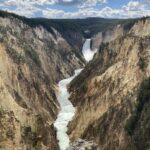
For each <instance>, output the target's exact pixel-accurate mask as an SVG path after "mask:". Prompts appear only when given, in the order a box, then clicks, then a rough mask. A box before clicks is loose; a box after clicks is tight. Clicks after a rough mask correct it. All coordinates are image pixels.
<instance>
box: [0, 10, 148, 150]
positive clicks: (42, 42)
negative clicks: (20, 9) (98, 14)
mask: <svg viewBox="0 0 150 150" xmlns="http://www.w3.org/2000/svg"><path fill="white" fill-rule="evenodd" d="M91 23H93V24H92V25H91ZM94 25H96V27H95V26H94ZM85 31H88V32H85ZM149 43H150V19H149V17H144V18H139V19H123V20H122V19H118V20H116V19H114V20H113V19H103V18H87V19H70V20H69V19H66V20H65V19H64V20H63V19H62V20H61V19H60V20H59V19H58V20H57V19H56V20H55V19H44V18H25V17H21V16H18V15H15V14H12V13H7V12H3V11H0V150H60V149H61V150H65V149H67V150H80V149H85V150H86V149H92V150H149V149H150V122H149V121H150V115H149V114H150V112H149V110H150V109H149V108H150V107H149V106H150V95H149V93H150V92H149V89H150V79H149V76H150V45H149ZM82 47H83V49H82ZM80 68H83V69H80ZM75 70H76V73H75V75H74V71H75ZM68 114H69V115H68ZM68 146H69V147H68Z"/></svg>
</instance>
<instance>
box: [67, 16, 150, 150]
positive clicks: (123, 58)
mask: <svg viewBox="0 0 150 150" xmlns="http://www.w3.org/2000/svg"><path fill="white" fill-rule="evenodd" d="M149 28H150V19H149V18H147V19H141V20H139V21H138V22H137V23H135V24H134V25H133V26H132V27H131V29H130V30H129V31H128V32H126V34H124V35H123V36H118V37H116V38H115V39H113V40H111V41H110V42H109V41H108V42H107V43H102V44H100V47H99V48H98V52H97V54H96V55H95V57H94V59H93V60H92V61H91V62H89V63H88V64H87V65H86V67H85V69H84V70H83V71H82V72H81V73H80V74H79V75H78V76H77V77H76V78H75V79H74V80H73V81H72V82H71V84H70V86H69V91H70V93H71V96H70V100H71V101H72V103H73V104H74V106H75V107H76V108H77V111H76V115H75V117H74V119H73V121H72V122H71V123H70V125H69V131H68V134H69V135H70V138H71V140H72V141H75V140H77V139H78V138H82V139H87V140H93V141H95V142H96V143H98V145H99V148H100V149H101V150H110V149H111V150H127V149H128V150H141V149H142V150H148V149H150V140H149V139H150V134H149V131H150V128H149V127H150V122H149V120H150V117H149V104H150V99H149V97H150V96H149V87H150V82H149V76H150V45H149V43H150V30H148V29H149ZM121 34H122V33H121ZM111 37H112V36H111ZM111 37H110V39H111ZM97 40H98V45H99V43H101V40H102V39H101V37H100V39H98V38H97Z"/></svg>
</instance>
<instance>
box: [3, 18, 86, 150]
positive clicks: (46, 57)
mask: <svg viewBox="0 0 150 150" xmlns="http://www.w3.org/2000/svg"><path fill="white" fill-rule="evenodd" d="M52 30H53V33H51V32H49V31H48V30H47V29H45V28H44V27H43V26H41V25H39V26H36V27H31V26H29V25H28V24H26V23H25V22H23V21H22V20H20V19H18V18H15V17H13V16H9V17H3V16H2V17H0V149H3V150H10V149H13V150H19V149H20V150H34V149H35V150H37V149H47V150H48V149H49V150H57V149H59V148H58V143H57V140H56V133H55V129H54V126H53V122H54V120H55V119H56V117H57V114H58V111H59V104H58V101H57V98H56V94H57V86H56V85H57V83H58V81H60V80H61V79H63V78H66V77H68V76H70V75H72V74H73V71H74V69H75V68H80V67H81V66H83V64H84V59H83V58H82V56H81V54H80V53H79V50H78V51H76V50H77V49H79V47H80V45H81V43H82V40H83V41H84V38H83V37H82V36H80V38H79V39H80V43H78V44H79V47H78V46H76V50H75V48H74V47H73V46H72V45H71V44H70V43H68V41H67V39H65V38H64V37H63V36H62V35H61V33H59V32H58V31H57V30H56V29H55V28H52ZM70 34H71V33H70ZM72 34H73V35H72V36H74V33H72ZM77 34H78V33H77ZM81 39H82V40H81ZM73 44H74V43H73Z"/></svg>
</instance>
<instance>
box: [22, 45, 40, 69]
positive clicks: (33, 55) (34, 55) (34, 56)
mask: <svg viewBox="0 0 150 150" xmlns="http://www.w3.org/2000/svg"><path fill="white" fill-rule="evenodd" d="M25 54H26V56H28V57H29V58H30V59H31V60H33V62H34V63H35V64H36V65H37V66H38V67H41V61H40V58H39V55H38V53H37V52H36V51H35V50H34V49H33V48H32V47H29V46H28V47H26V48H25Z"/></svg>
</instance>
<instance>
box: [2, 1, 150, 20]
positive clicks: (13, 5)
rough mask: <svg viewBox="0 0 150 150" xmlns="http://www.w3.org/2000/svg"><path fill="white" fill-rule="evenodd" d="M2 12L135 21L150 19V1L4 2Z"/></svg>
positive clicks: (51, 16) (49, 16)
mask: <svg viewBox="0 0 150 150" xmlns="http://www.w3.org/2000/svg"><path fill="white" fill-rule="evenodd" d="M0 9H1V10H6V11H9V12H13V13H16V14H19V15H22V16H26V17H29V18H31V17H45V18H86V17H103V18H135V17H143V16H150V0H0Z"/></svg>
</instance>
